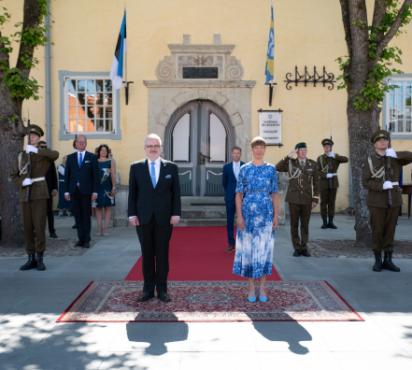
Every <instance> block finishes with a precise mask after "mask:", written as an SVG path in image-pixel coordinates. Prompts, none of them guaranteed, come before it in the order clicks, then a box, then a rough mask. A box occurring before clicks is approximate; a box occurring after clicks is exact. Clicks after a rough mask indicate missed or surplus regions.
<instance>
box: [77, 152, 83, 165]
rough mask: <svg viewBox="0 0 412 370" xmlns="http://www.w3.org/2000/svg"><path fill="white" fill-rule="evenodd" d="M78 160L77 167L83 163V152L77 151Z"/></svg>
mask: <svg viewBox="0 0 412 370" xmlns="http://www.w3.org/2000/svg"><path fill="white" fill-rule="evenodd" d="M78 161H79V167H81V166H82V163H83V153H79V157H78Z"/></svg>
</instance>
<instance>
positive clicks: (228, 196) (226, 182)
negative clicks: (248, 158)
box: [222, 161, 245, 202]
mask: <svg viewBox="0 0 412 370" xmlns="http://www.w3.org/2000/svg"><path fill="white" fill-rule="evenodd" d="M244 164H245V162H242V161H240V167H242V166H243V165H244ZM236 183H237V181H236V176H235V173H234V172H233V162H229V163H226V164H225V165H224V166H223V176H222V185H223V189H225V202H233V201H234V200H235V195H236Z"/></svg>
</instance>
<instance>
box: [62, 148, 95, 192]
mask: <svg viewBox="0 0 412 370" xmlns="http://www.w3.org/2000/svg"><path fill="white" fill-rule="evenodd" d="M77 184H79V190H80V193H81V194H83V195H91V194H92V193H97V189H98V186H99V167H98V165H97V157H96V156H95V155H94V154H93V153H90V152H87V151H86V152H85V154H84V157H83V163H82V165H81V166H80V167H79V164H78V161H77V152H74V153H72V154H70V155H68V156H67V162H66V171H65V174H64V189H65V190H64V192H65V193H70V194H74V192H75V191H76V187H77Z"/></svg>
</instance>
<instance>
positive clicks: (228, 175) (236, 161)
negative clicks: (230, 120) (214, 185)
mask: <svg viewBox="0 0 412 370" xmlns="http://www.w3.org/2000/svg"><path fill="white" fill-rule="evenodd" d="M241 155H242V149H240V148H239V147H238V146H234V147H233V148H232V153H231V156H232V162H230V163H227V164H225V165H224V166H223V177H222V185H223V189H225V204H226V219H227V225H226V229H227V241H228V247H227V249H226V251H227V252H232V251H234V250H235V238H234V227H233V224H234V220H235V212H236V206H235V196H236V192H235V190H236V183H237V178H238V175H239V170H240V167H241V166H242V165H243V164H244V162H242V161H241V160H240V157H241Z"/></svg>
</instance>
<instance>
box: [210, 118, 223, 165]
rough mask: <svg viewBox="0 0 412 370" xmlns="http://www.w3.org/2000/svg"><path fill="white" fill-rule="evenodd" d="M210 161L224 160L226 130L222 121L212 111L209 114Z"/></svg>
mask: <svg viewBox="0 0 412 370" xmlns="http://www.w3.org/2000/svg"><path fill="white" fill-rule="evenodd" d="M209 141H210V142H209V151H210V154H209V155H210V162H225V161H226V130H225V127H224V126H223V123H222V121H221V120H220V119H219V117H218V116H216V115H215V114H214V113H211V114H210V116H209Z"/></svg>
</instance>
